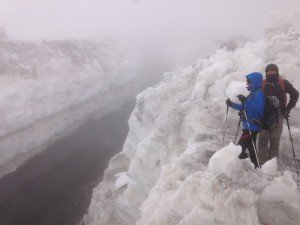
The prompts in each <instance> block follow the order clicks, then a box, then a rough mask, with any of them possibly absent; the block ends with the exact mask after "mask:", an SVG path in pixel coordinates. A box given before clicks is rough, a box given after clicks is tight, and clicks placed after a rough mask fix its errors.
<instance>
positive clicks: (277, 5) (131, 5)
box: [0, 0, 300, 41]
mask: <svg viewBox="0 0 300 225" xmlns="http://www.w3.org/2000/svg"><path fill="white" fill-rule="evenodd" d="M270 10H292V11H298V12H299V11H300V1H299V0H131V1H129V0H0V26H2V27H4V28H5V29H6V31H7V33H8V34H9V35H10V36H13V37H15V38H22V39H23V38H24V39H61V38H98V37H102V36H111V35H112V36H115V37H121V38H122V39H125V40H133V41H135V40H138V39H147V38H148V39H166V40H168V39H170V38H176V39H181V38H182V39H186V38H198V37H201V36H204V37H218V36H221V37H222V36H226V35H236V34H244V35H246V36H250V37H252V38H255V39H256V38H259V37H262V36H263V26H264V23H265V18H266V14H267V12H268V11H270Z"/></svg>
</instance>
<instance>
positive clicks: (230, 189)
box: [84, 12, 300, 225]
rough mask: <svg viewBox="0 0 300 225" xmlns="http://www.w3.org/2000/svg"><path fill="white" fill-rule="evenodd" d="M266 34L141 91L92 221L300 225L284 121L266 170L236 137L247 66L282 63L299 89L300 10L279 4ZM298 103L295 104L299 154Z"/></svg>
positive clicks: (88, 219) (98, 191)
mask: <svg viewBox="0 0 300 225" xmlns="http://www.w3.org/2000/svg"><path fill="white" fill-rule="evenodd" d="M265 33H266V37H265V39H263V40H259V41H256V42H248V43H246V44H245V45H244V46H241V47H237V48H235V49H229V48H222V49H219V50H217V51H215V52H214V54H212V55H211V56H210V57H209V58H207V59H200V60H199V61H198V62H196V63H194V64H193V65H191V66H188V67H185V68H181V69H179V70H178V71H175V72H169V73H166V74H165V77H164V80H163V81H162V82H161V83H160V84H159V85H157V86H155V87H150V88H148V89H147V90H146V91H144V92H143V93H141V94H139V95H138V97H137V102H136V107H135V109H134V111H133V113H132V115H131V117H130V120H129V126H130V130H129V134H128V137H127V139H126V142H125V143H124V147H123V151H122V152H121V153H120V154H117V155H116V156H115V157H113V158H112V159H111V161H110V164H109V166H108V168H107V170H106V171H105V176H104V179H103V181H102V182H101V183H100V184H99V185H98V187H96V188H95V189H94V192H93V198H92V201H91V205H90V208H89V212H88V214H87V215H86V216H85V218H84V222H85V224H89V225H96V224H97V225H107V224H109V225H132V224H137V225H150V224H151V225H178V224H179V225H193V224H195V225H196V224H197V225H204V224H205V225H221V224H222V225H241V224H245V225H298V224H299V221H300V205H299V201H300V195H299V190H298V189H297V182H299V180H297V177H296V175H295V164H294V161H293V158H292V153H291V145H290V142H289V138H288V132H287V129H286V127H285V129H284V133H283V135H282V139H281V140H282V141H281V149H280V156H279V159H278V161H277V160H276V159H273V160H271V161H268V162H267V163H266V164H264V165H263V167H262V168H261V169H254V166H253V164H252V163H251V162H250V160H249V159H244V160H239V159H238V155H239V153H240V151H241V149H240V147H238V146H235V145H234V144H233V143H230V142H232V141H233V139H234V135H235V132H236V129H237V124H238V116H237V111H234V110H231V109H230V111H229V115H228V127H227V130H226V136H225V142H226V144H225V145H226V146H225V147H223V146H222V135H223V130H224V125H225V118H224V117H225V112H226V106H225V100H226V98H228V97H230V98H231V99H232V100H233V101H237V99H236V95H237V94H240V93H243V94H247V91H246V88H245V75H246V74H248V73H251V72H254V71H261V72H263V71H264V68H265V66H266V64H268V63H271V62H272V63H276V64H278V66H279V68H280V74H281V75H282V76H283V77H285V78H286V79H288V80H289V81H290V82H292V84H293V85H294V86H295V87H296V88H297V89H298V90H300V78H299V74H300V18H299V15H295V14H293V13H291V12H281V13H271V14H270V15H269V22H268V23H267V25H266V29H265ZM299 118H300V110H299V103H298V104H297V106H296V108H295V109H293V111H292V113H291V124H292V129H291V131H292V134H293V137H294V144H295V150H296V156H297V157H298V158H299V157H300V151H299V149H300V119H299Z"/></svg>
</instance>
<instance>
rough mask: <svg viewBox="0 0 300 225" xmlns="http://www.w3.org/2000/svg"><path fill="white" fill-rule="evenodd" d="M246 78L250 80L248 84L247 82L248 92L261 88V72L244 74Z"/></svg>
mask: <svg viewBox="0 0 300 225" xmlns="http://www.w3.org/2000/svg"><path fill="white" fill-rule="evenodd" d="M246 78H247V79H248V80H250V82H251V83H250V84H248V87H247V88H248V90H249V91H250V92H253V91H256V90H258V89H259V88H261V85H262V80H263V75H262V74H261V73H257V72H255V73H250V74H248V75H247V76H246Z"/></svg>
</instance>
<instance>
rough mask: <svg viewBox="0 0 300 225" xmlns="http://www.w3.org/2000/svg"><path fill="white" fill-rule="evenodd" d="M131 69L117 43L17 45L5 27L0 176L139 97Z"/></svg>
mask: <svg viewBox="0 0 300 225" xmlns="http://www.w3.org/2000/svg"><path fill="white" fill-rule="evenodd" d="M132 67H133V66H132V60H131V59H130V57H129V56H127V55H126V53H125V51H124V49H122V48H121V47H120V46H119V45H118V44H117V43H116V42H115V41H113V40H105V41H103V42H95V41H83V40H82V41H81V40H66V41H42V42H29V41H18V40H14V39H11V38H9V37H7V35H6V34H5V30H4V29H1V30H0V99H1V102H0V106H1V111H0V117H1V124H0V176H1V175H3V174H5V173H7V172H9V171H11V170H13V169H15V168H16V167H17V166H19V165H20V164H21V163H22V162H24V160H26V159H28V158H29V157H30V156H32V155H33V154H36V153H37V152H39V151H41V150H42V149H43V148H44V145H45V144H47V143H48V142H49V141H52V140H55V139H56V138H57V137H59V136H60V135H62V134H65V133H66V132H68V130H70V129H73V127H74V126H76V125H78V124H79V123H80V122H81V121H83V120H84V119H85V118H87V117H88V116H91V114H96V115H97V116H101V115H103V114H105V113H107V112H108V111H111V110H113V109H114V108H115V107H117V105H118V104H119V102H121V101H122V99H124V98H126V96H130V95H132V94H133V93H135V91H136V88H137V86H134V85H132V84H137V82H132V80H133V79H134V78H135V76H136V74H135V72H134V70H133V69H132ZM116 90H118V91H116Z"/></svg>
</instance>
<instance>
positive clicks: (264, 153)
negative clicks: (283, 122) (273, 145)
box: [257, 130, 269, 165]
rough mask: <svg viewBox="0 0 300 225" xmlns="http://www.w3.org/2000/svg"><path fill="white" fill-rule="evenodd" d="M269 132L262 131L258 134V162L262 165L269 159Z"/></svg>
mask: <svg viewBox="0 0 300 225" xmlns="http://www.w3.org/2000/svg"><path fill="white" fill-rule="evenodd" d="M268 142H269V130H261V131H260V132H259V134H258V142H257V145H258V148H257V154H258V160H259V162H260V164H261V165H262V164H264V163H265V162H266V161H267V159H268V153H269V147H268Z"/></svg>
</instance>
